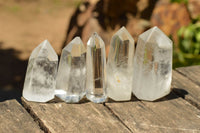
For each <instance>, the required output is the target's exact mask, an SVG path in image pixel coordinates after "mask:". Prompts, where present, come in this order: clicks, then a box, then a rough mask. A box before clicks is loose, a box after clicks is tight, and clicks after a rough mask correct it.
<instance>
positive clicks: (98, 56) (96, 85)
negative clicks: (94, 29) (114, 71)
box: [86, 33, 106, 103]
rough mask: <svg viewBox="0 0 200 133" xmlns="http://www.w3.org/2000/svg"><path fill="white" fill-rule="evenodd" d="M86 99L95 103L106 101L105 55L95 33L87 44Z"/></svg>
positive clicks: (101, 41)
mask: <svg viewBox="0 0 200 133" xmlns="http://www.w3.org/2000/svg"><path fill="white" fill-rule="evenodd" d="M86 67H87V81H86V97H87V98H88V99H89V100H90V101H92V102H95V103H101V102H104V101H105V100H106V54H105V44H104V42H103V40H102V39H101V38H100V36H99V35H98V34H97V33H93V34H92V36H91V37H90V39H89V40H88V42H87V61H86Z"/></svg>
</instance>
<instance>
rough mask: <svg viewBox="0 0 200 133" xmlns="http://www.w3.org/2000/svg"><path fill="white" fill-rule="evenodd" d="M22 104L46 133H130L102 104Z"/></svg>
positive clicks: (23, 100)
mask: <svg viewBox="0 0 200 133" xmlns="http://www.w3.org/2000/svg"><path fill="white" fill-rule="evenodd" d="M22 103H23V104H24V106H25V108H27V109H28V110H30V114H31V115H32V116H33V118H35V119H36V120H37V121H38V122H39V123H40V126H41V127H42V129H43V130H44V131H46V132H52V133H64V132H85V133H90V132H91V133H93V132H125V133H128V132H130V131H129V130H128V129H127V128H126V127H125V126H124V125H123V124H122V123H120V122H119V121H118V119H117V118H116V117H114V116H113V115H112V113H111V112H110V111H109V110H108V109H107V108H105V107H104V105H102V104H95V103H92V102H88V103H82V104H66V103H64V102H60V103H34V102H28V101H26V100H25V99H24V98H22Z"/></svg>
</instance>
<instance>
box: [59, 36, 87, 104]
mask: <svg viewBox="0 0 200 133" xmlns="http://www.w3.org/2000/svg"><path fill="white" fill-rule="evenodd" d="M85 83H86V49H85V46H84V45H83V43H82V41H81V39H80V37H76V38H74V39H73V40H72V41H71V42H70V43H69V44H68V45H67V46H65V48H64V49H63V50H62V54H61V59H60V63H59V68H58V74H57V78H56V91H55V95H56V96H57V97H59V98H61V99H62V100H64V101H65V102H68V103H77V102H79V101H80V100H81V99H82V98H83V96H84V95H85Z"/></svg>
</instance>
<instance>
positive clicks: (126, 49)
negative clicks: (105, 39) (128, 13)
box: [107, 27, 135, 101]
mask: <svg viewBox="0 0 200 133" xmlns="http://www.w3.org/2000/svg"><path fill="white" fill-rule="evenodd" d="M134 47H135V46H134V40H133V38H132V37H131V35H130V34H129V33H128V31H127V30H126V29H125V28H124V27H122V28H121V29H120V30H119V31H118V32H117V33H116V34H115V35H114V36H113V37H112V39H111V44H110V51H109V55H108V63H107V73H108V74H107V77H108V78H107V95H108V96H109V97H110V98H112V99H113V100H116V101H124V100H130V98H131V92H132V76H133V75H132V70H133V54H134Z"/></svg>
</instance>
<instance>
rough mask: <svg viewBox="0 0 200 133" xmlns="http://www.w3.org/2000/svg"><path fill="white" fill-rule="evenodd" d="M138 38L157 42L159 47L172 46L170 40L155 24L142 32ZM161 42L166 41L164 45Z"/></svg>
mask: <svg viewBox="0 0 200 133" xmlns="http://www.w3.org/2000/svg"><path fill="white" fill-rule="evenodd" d="M139 38H140V39H142V40H143V41H145V42H146V43H147V42H148V43H157V44H158V47H160V48H171V47H172V41H171V40H170V39H169V38H168V37H167V36H166V35H165V33H163V32H162V31H161V30H160V29H159V28H158V27H157V26H155V27H153V28H151V29H149V30H147V31H146V32H144V33H142V34H141V35H140V36H139ZM163 42H166V43H165V45H164V43H163Z"/></svg>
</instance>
